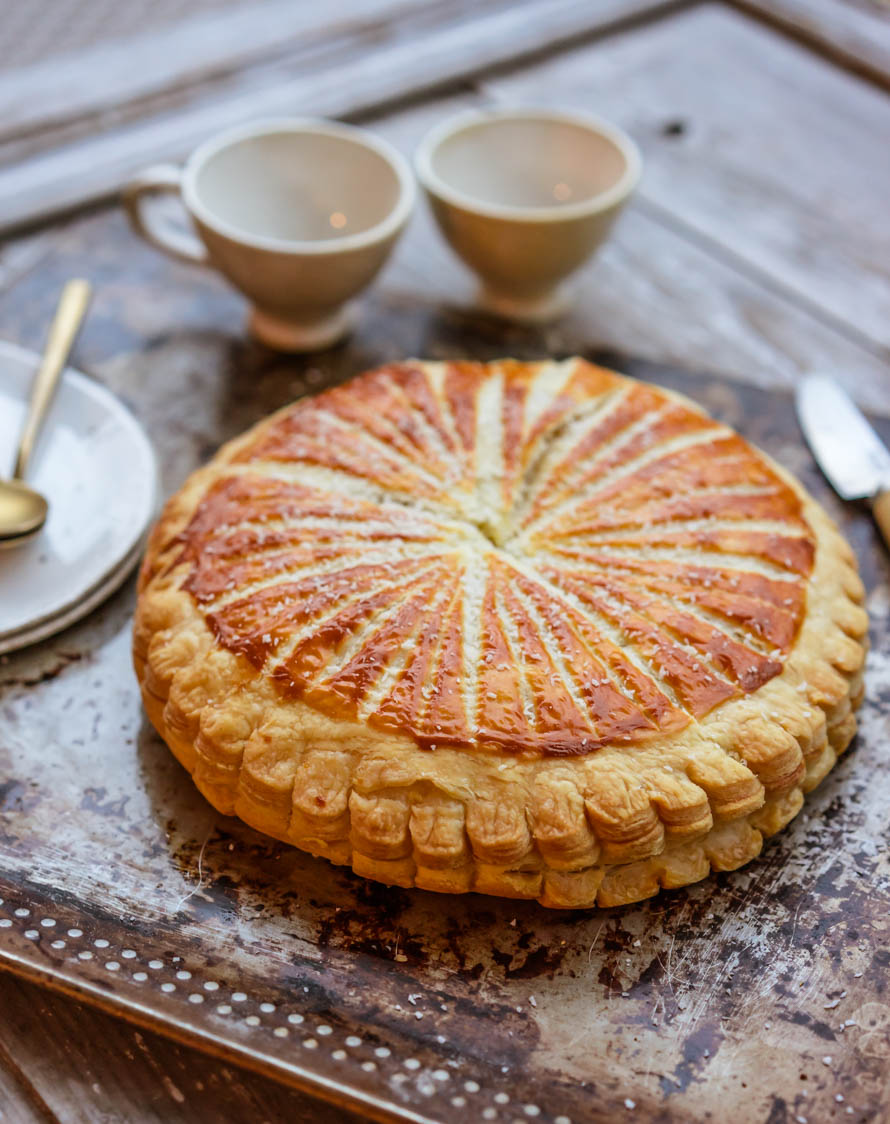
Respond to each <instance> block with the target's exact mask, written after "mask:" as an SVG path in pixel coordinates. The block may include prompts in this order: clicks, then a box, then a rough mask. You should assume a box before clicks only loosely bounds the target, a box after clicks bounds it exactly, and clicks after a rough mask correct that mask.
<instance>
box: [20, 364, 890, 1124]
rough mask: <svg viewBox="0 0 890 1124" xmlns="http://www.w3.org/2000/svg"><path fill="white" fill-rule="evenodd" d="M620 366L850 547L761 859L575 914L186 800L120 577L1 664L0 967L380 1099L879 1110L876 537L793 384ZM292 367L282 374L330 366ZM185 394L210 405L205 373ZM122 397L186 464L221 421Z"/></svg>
mask: <svg viewBox="0 0 890 1124" xmlns="http://www.w3.org/2000/svg"><path fill="white" fill-rule="evenodd" d="M480 357H484V356H480ZM616 365H617V366H620V367H621V368H622V369H624V370H626V371H628V372H629V373H631V374H638V375H641V376H642V377H646V378H650V379H653V380H654V381H658V382H662V383H664V384H666V385H670V386H672V387H674V388H676V389H678V390H681V391H683V392H684V393H686V394H689V395H690V396H691V397H693V398H696V399H698V400H699V401H701V402H702V403H703V404H704V405H705V406H707V407H708V408H709V409H710V410H712V412H713V413H715V414H716V415H718V416H719V417H721V418H723V419H724V420H726V421H728V422H729V423H730V424H733V425H735V426H737V427H738V428H739V429H741V431H742V432H743V433H745V434H746V435H747V436H749V437H750V438H752V439H753V440H754V441H756V442H757V443H759V444H760V445H762V446H763V447H764V448H766V449H767V450H768V451H769V452H771V453H772V454H773V455H774V456H776V457H777V459H778V460H780V461H781V462H782V463H784V464H785V465H787V466H788V467H789V468H791V469H792V470H793V471H795V472H797V473H799V474H800V475H801V476H802V477H803V478H804V480H805V482H806V483H807V484H808V485H809V486H810V487H811V488H812V490H813V491H814V492H815V493H816V494H817V495H819V496H820V497H822V498H823V499H824V500H825V501H826V502H827V504H828V506H829V508H830V509H831V510H832V511H833V513H834V514H835V515H836V517H837V518H838V519H839V520H840V521H841V522H842V523H843V524H844V525H845V529H846V531H847V533H848V535H849V536H850V538H851V540H852V542H853V544H854V547H855V549H856V551H857V553H858V555H859V558H860V560H861V562H862V568H863V573H864V577H865V580H866V583H867V585H868V587H869V591H870V592H869V608H870V612H871V617H872V655H871V657H870V667H869V673H868V680H867V682H868V686H867V701H866V703H865V705H864V707H863V709H862V712H861V727H860V734H859V736H858V738H857V740H856V742H855V743H854V745H853V747H852V748H851V750H850V751H849V753H848V754H847V755H846V757H845V758H844V759H843V760H842V762H841V763H840V764H839V765H838V767H837V768H836V769H835V770H834V772H833V773H832V774H831V775H830V777H829V778H828V779H827V780H826V782H825V783H824V784H823V785H822V786H821V787H820V788H819V789H818V790H817V792H816V793H814V794H813V796H812V797H811V798H810V799H809V800H808V803H807V806H806V808H805V810H804V812H803V813H802V814H801V815H800V816H799V817H798V819H797V820H796V821H794V823H793V824H792V825H791V826H790V827H789V828H788V829H787V830H786V831H784V832H782V833H781V834H780V835H779V836H778V837H777V838H775V839H774V840H772V841H771V842H770V843H769V844H768V845H767V846H766V847H765V850H764V853H763V856H762V857H761V859H760V860H759V861H757V862H755V863H753V864H751V865H750V866H749V867H747V868H746V869H744V870H742V871H739V872H736V873H732V874H724V875H717V876H712V877H711V878H708V879H707V880H706V881H704V882H702V883H699V884H698V885H695V886H693V887H690V888H687V889H684V890H679V891H675V892H671V893H663V894H661V895H660V896H659V897H657V898H656V899H654V900H652V901H650V902H646V903H643V904H641V905H636V906H630V907H625V908H622V909H610V910H590V911H586V912H581V913H569V912H549V911H546V910H544V909H542V908H541V907H539V906H537V905H535V904H529V903H523V902H511V901H502V900H496V899H490V898H485V897H480V896H474V895H469V896H463V897H449V896H439V895H435V894H431V893H424V892H420V891H410V892H409V891H405V890H400V889H389V888H386V887H382V886H378V885H372V884H365V883H363V882H362V881H361V880H359V879H357V878H355V877H354V876H353V875H352V874H351V873H349V872H346V871H343V870H340V869H337V868H335V867H333V866H331V865H329V864H328V863H326V862H324V861H323V860H315V859H312V858H310V857H308V856H306V855H303V854H302V853H300V852H298V851H295V850H293V849H290V848H288V847H286V846H283V845H281V844H279V843H277V842H275V841H273V840H270V839H267V838H264V837H262V836H260V835H258V834H257V833H255V832H253V831H252V830H250V829H249V828H247V827H246V826H244V825H242V824H240V823H239V822H238V821H236V820H232V819H228V818H226V817H224V816H221V815H219V814H218V813H216V812H215V811H214V810H213V809H212V808H211V807H210V806H209V805H208V804H206V803H205V802H204V800H203V799H202V798H201V797H200V795H198V793H197V792H196V791H195V789H194V788H193V786H192V784H191V782H190V780H189V778H188V776H187V775H186V773H185V772H184V771H183V770H182V769H181V768H180V767H179V766H178V765H177V764H176V762H175V761H174V759H173V758H172V756H171V755H170V754H169V752H168V751H167V750H166V748H165V747H164V745H163V744H162V743H161V742H160V740H159V739H158V737H157V736H156V734H155V733H154V732H153V730H152V729H151V728H150V726H149V725H148V723H147V722H146V720H145V719H144V718H143V716H142V712H141V709H140V704H139V696H138V692H137V688H136V684H135V681H134V678H133V674H132V672H131V670H130V656H129V647H130V615H131V612H132V606H133V598H134V591H133V583H132V582H130V583H129V584H128V585H127V587H126V588H125V589H124V590H122V591H121V592H120V593H119V594H117V595H116V596H115V598H114V599H113V600H112V601H110V602H109V603H108V604H107V605H106V606H105V607H104V608H102V609H101V610H100V611H99V612H97V613H94V614H93V615H92V616H91V617H90V618H89V619H88V620H87V621H86V622H84V623H82V624H81V625H79V626H78V627H76V628H73V629H70V630H69V631H67V632H66V633H64V634H63V635H61V636H59V637H57V638H56V639H54V640H52V641H48V642H46V643H44V644H42V645H40V646H38V647H34V648H32V649H29V650H27V651H25V652H22V653H20V654H18V655H16V656H10V657H5V658H4V659H3V660H2V661H0V899H2V900H0V966H2V967H5V968H8V969H11V970H13V971H15V972H19V973H21V974H22V975H24V976H27V977H30V978H33V979H37V980H41V981H43V982H45V983H46V984H48V985H50V986H52V987H56V988H59V989H60V990H63V991H66V992H69V993H71V994H73V995H76V996H78V997H79V998H81V999H86V1000H89V1001H92V1002H95V1003H97V1004H99V1005H101V1006H103V1007H105V1008H107V1009H108V1010H111V1011H113V1012H114V1013H116V1014H119V1015H122V1016H124V1017H127V1018H130V1019H133V1020H135V1021H137V1022H140V1023H144V1024H147V1025H151V1026H153V1027H155V1028H157V1029H159V1030H161V1031H164V1032H165V1033H168V1034H170V1035H172V1036H174V1037H177V1038H179V1039H182V1040H184V1041H188V1042H189V1043H192V1044H194V1045H198V1046H202V1047H204V1048H205V1049H207V1050H210V1051H213V1052H216V1053H218V1054H220V1055H224V1056H227V1057H230V1058H232V1059H235V1060H238V1061H240V1062H242V1063H245V1064H248V1065H250V1066H253V1067H255V1068H257V1069H261V1070H263V1071H266V1072H268V1073H271V1074H273V1075H275V1076H276V1077H278V1078H280V1079H282V1080H284V1081H287V1082H291V1083H293V1084H296V1085H299V1086H301V1087H303V1088H305V1089H307V1090H309V1091H312V1092H314V1093H315V1094H316V1095H317V1096H319V1097H320V1098H326V1099H329V1100H332V1101H335V1102H338V1103H340V1104H343V1105H348V1106H352V1107H353V1108H357V1109H358V1110H359V1111H360V1112H363V1113H364V1114H365V1115H367V1116H369V1117H372V1118H375V1119H381V1120H390V1119H398V1120H416V1121H453V1120H458V1119H459V1120H467V1121H475V1120H480V1121H490V1120H492V1121H516V1120H521V1121H529V1120H537V1121H541V1122H543V1121H550V1122H557V1124H565V1121H566V1120H568V1121H572V1122H573V1124H580V1122H582V1121H601V1120H602V1121H607V1120H608V1121H615V1120H623V1119H627V1120H634V1119H638V1120H639V1119H642V1120H646V1121H656V1120H657V1121H678V1122H679V1121H683V1122H698V1121H706V1120H711V1119H727V1118H729V1119H732V1120H733V1121H734V1122H736V1124H744V1122H747V1121H751V1122H754V1121H757V1122H762V1121H769V1122H770V1124H780V1122H784V1121H788V1122H791V1121H802V1120H806V1121H810V1122H812V1124H815V1122H817V1121H818V1122H820V1124H821V1122H823V1121H828V1120H838V1121H847V1120H854V1121H869V1120H886V1119H888V1115H890V1090H888V1082H887V1077H886V1066H887V1059H888V1056H890V999H888V993H887V984H888V975H890V973H888V963H890V951H888V946H890V879H888V859H887V847H886V842H887V834H886V833H887V824H888V807H890V804H888V800H887V792H888V784H890V778H888V772H890V767H888V755H887V752H886V740H887V732H888V723H890V627H888V616H890V567H888V558H887V555H886V553H885V551H884V549H883V547H882V546H881V545H880V544H879V542H878V541H877V538H876V535H875V533H874V530H873V527H872V525H871V521H870V518H869V516H868V514H867V512H865V511H864V510H862V511H860V510H856V509H854V508H849V507H842V506H841V505H840V503H839V502H838V501H836V500H835V499H834V497H833V496H832V495H831V494H830V493H829V491H828V488H827V486H826V485H825V484H824V483H823V481H822V480H821V477H820V476H819V474H818V471H817V470H816V469H815V467H814V466H813V463H812V461H811V459H810V457H809V454H808V453H807V451H806V450H805V448H804V447H803V445H802V443H801V439H800V436H799V433H798V430H797V424H796V421H795V419H794V414H793V410H792V405H791V400H790V398H789V397H788V396H787V395H785V394H783V393H770V392H767V391H763V390H757V389H753V388H750V387H743V386H740V385H736V384H733V383H731V382H729V381H726V380H717V379H714V378H708V377H705V376H697V375H693V374H688V373H683V372H679V371H672V370H670V369H667V368H663V367H654V366H652V365H649V364H644V363H635V362H619V363H616ZM305 372H306V375H305V377H306V379H308V383H303V382H301V381H300V379H301V378H303V375H300V378H295V377H294V376H293V373H291V374H290V375H288V376H287V382H286V387H285V386H284V384H281V385H278V386H277V389H276V391H275V395H277V396H278V398H279V399H281V398H282V396H283V395H284V390H285V389H286V390H287V392H288V393H293V392H295V391H297V392H298V391H300V390H301V389H303V388H304V386H305V385H308V384H309V383H311V384H313V385H314V386H317V385H319V384H320V383H321V384H323V382H324V381H325V379H326V378H327V377H329V376H326V375H324V373H323V372H322V373H321V374H320V373H319V372H318V370H316V369H315V368H308V367H307V368H305ZM341 376H342V373H341ZM267 390H268V388H267ZM195 393H198V394H202V395H205V396H206V416H207V417H208V418H213V417H220V418H224V417H226V415H225V413H224V411H222V410H218V409H216V408H215V405H216V400H215V399H214V398H213V395H214V394H218V393H219V391H218V390H215V389H213V384H212V383H211V382H210V381H209V380H207V381H206V382H205V383H202V384H201V386H200V387H199V389H198V391H196V392H195ZM229 393H230V391H229ZM146 401H147V399H146ZM277 404H278V401H274V402H273V401H270V402H269V403H267V405H268V408H271V406H273V405H277ZM134 406H135V408H136V410H137V412H140V410H141V412H143V414H144V416H146V420H147V422H148V424H149V425H150V426H151V427H153V429H154V436H155V438H156V440H157V441H158V444H159V445H160V446H162V448H161V450H160V451H161V453H162V457H163V458H164V462H165V464H167V465H169V466H172V468H171V472H173V473H174V474H175V475H178V477H181V476H182V475H183V474H184V471H185V470H186V469H187V468H189V467H190V466H191V464H192V463H194V462H195V461H196V460H197V459H199V458H200V457H201V456H203V455H206V453H207V448H206V445H207V444H208V443H209V444H212V442H213V440H216V439H221V438H222V437H224V436H228V431H227V429H226V426H227V425H229V424H230V422H229V421H226V422H225V423H222V422H221V423H220V424H219V426H218V427H217V428H218V432H216V431H214V433H212V434H210V436H209V437H208V435H207V434H206V433H204V434H203V437H202V440H203V441H204V446H201V443H200V442H198V441H196V440H194V438H191V437H188V438H187V437H186V436H184V435H183V430H182V428H181V427H180V429H179V430H177V429H176V427H175V426H174V427H172V428H171V427H170V426H169V424H162V423H163V422H164V419H163V418H162V417H161V416H160V415H159V414H158V413H157V412H155V413H152V412H151V411H150V410H148V408H147V407H145V406H144V404H143V405H142V406H141V405H140V402H139V401H138V400H137V401H136V402H135V403H134ZM168 421H169V419H168ZM208 424H209V423H208ZM880 424H881V428H882V431H883V433H884V435H885V437H887V438H890V422H887V421H884V422H881V423H880ZM189 442H191V443H190V444H189ZM167 483H168V485H169V486H172V484H173V483H175V480H168V482H167Z"/></svg>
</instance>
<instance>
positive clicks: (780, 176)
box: [486, 4, 890, 358]
mask: <svg viewBox="0 0 890 1124" xmlns="http://www.w3.org/2000/svg"><path fill="white" fill-rule="evenodd" d="M486 89H487V91H488V92H489V93H490V94H491V95H492V96H493V97H496V98H497V99H499V100H502V101H510V102H516V101H523V100H534V101H536V102H545V103H549V104H559V105H566V104H568V105H577V106H586V107H588V108H590V109H594V110H596V111H598V112H601V113H602V114H603V115H604V116H606V117H611V118H613V119H615V120H617V121H619V122H620V123H621V124H623V125H624V126H625V127H626V128H627V129H628V130H629V131H630V132H631V133H632V134H633V135H634V136H635V137H636V138H637V140H638V141H639V143H640V145H641V146H642V148H643V152H644V157H645V161H646V168H645V173H644V177H643V181H642V184H641V188H640V198H641V200H642V201H643V203H644V204H645V206H646V207H647V209H648V210H649V213H650V214H652V215H653V217H658V218H660V219H661V220H662V221H665V222H670V223H673V224H674V225H675V226H676V227H677V228H678V229H682V230H683V231H684V233H685V234H686V236H688V237H689V238H691V239H694V240H696V241H698V242H699V243H700V244H701V245H703V246H705V247H707V248H708V249H709V251H711V252H713V253H716V254H720V255H722V256H723V257H724V258H726V259H727V260H731V261H732V262H733V263H735V265H736V266H737V267H738V268H739V269H741V270H744V271H746V272H748V273H749V274H750V275H751V276H752V277H755V278H757V279H762V280H763V281H764V282H765V283H766V284H768V285H769V286H770V287H771V288H772V289H774V290H775V291H777V292H781V293H784V294H786V295H787V296H788V297H789V298H791V299H793V300H794V301H795V302H797V303H798V304H799V305H800V306H801V307H806V308H809V309H811V310H812V311H813V312H814V313H815V314H816V315H818V316H819V317H820V318H822V319H824V320H826V321H830V322H831V323H833V324H834V325H835V326H836V327H837V329H838V331H840V332H843V333H846V334H848V335H849V336H850V337H851V338H855V339H857V340H859V341H860V342H861V343H862V345H863V346H864V347H867V348H871V349H873V350H874V351H875V353H876V354H879V355H881V356H882V357H885V358H886V357H887V356H888V355H890V225H888V223H887V191H888V184H890V143H887V138H890V100H888V98H887V97H886V95H884V94H883V93H882V92H881V91H880V90H877V89H875V88H874V87H873V86H870V85H868V84H867V83H865V82H863V81H861V80H859V79H857V78H855V77H853V76H851V75H849V74H847V73H845V72H843V71H841V70H838V69H837V68H835V67H833V66H831V65H830V64H829V63H827V62H826V61H825V60H824V59H821V58H819V57H818V56H815V55H813V54H812V53H811V52H808V51H806V50H805V49H803V48H802V47H801V46H799V45H798V44H796V43H793V42H790V41H788V40H787V39H784V38H782V37H780V36H777V35H775V34H773V33H771V32H770V31H769V30H768V29H767V28H765V27H763V26H762V25H760V24H758V23H755V22H754V21H752V20H750V19H749V18H747V17H745V16H743V15H741V14H739V13H738V12H735V11H733V10H730V9H727V8H724V7H722V6H718V5H714V4H708V5H704V6H702V7H699V8H695V9H693V10H690V11H687V12H685V13H682V14H680V15H678V16H676V17H675V18H673V19H671V20H665V21H661V22H656V23H651V24H648V25H646V26H644V27H641V28H637V29H633V30H630V31H627V32H625V33H623V34H621V35H618V36H615V37H614V38H612V39H610V40H609V41H607V42H604V43H601V44H599V45H597V47H596V49H592V48H589V47H580V48H578V49H576V50H574V51H571V52H564V53H563V54H561V55H560V56H559V58H558V59H554V60H550V61H548V62H547V63H545V64H544V65H542V66H538V67H536V68H534V69H533V70H529V71H517V72H515V73H513V74H512V75H510V76H504V77H501V78H497V79H495V80H493V81H491V82H489V83H488V84H487V86H486Z"/></svg>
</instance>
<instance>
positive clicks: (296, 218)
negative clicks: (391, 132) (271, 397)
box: [123, 119, 415, 351]
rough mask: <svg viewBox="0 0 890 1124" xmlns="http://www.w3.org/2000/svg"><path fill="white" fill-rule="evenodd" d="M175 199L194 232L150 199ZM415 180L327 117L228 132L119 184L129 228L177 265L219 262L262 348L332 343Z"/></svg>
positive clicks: (367, 138)
mask: <svg viewBox="0 0 890 1124" xmlns="http://www.w3.org/2000/svg"><path fill="white" fill-rule="evenodd" d="M159 192H172V193H173V194H177V195H179V196H180V197H181V199H182V202H183V203H184V205H185V209H186V211H187V212H188V214H189V216H190V218H191V220H192V224H193V226H194V228H195V230H196V232H197V235H198V237H196V236H195V235H194V234H192V233H191V232H189V231H187V230H184V229H183V228H182V227H181V226H177V225H175V224H174V223H173V222H171V221H170V219H169V218H166V217H162V216H161V215H160V214H158V213H157V212H156V211H152V210H151V209H150V208H147V207H145V202H146V197H147V196H149V195H154V194H157V193H159ZM414 196H415V189H414V180H413V177H412V176H411V171H410V168H409V167H408V165H407V163H406V161H405V160H404V159H403V158H402V157H401V156H400V155H399V153H398V152H396V151H395V149H394V148H392V147H391V146H390V145H388V144H387V143H385V142H384V141H382V140H379V139H377V138H376V137H374V136H372V135H371V134H369V133H367V132H365V131H364V130H363V129H356V128H352V127H350V126H348V125H340V124H337V123H335V122H331V121H319V120H312V119H281V120H271V121H262V122H258V123H255V124H252V125H249V126H245V127H241V128H237V129H233V130H232V131H231V132H227V133H224V134H223V135H221V136H219V137H216V138H215V139H213V140H210V141H208V142H207V143H206V144H204V145H202V146H201V147H200V148H198V149H197V150H196V151H195V152H194V153H193V154H192V156H191V157H190V158H189V160H188V161H187V163H186V165H185V167H184V168H183V169H179V168H177V167H174V166H172V165H159V166H157V167H154V168H149V169H147V170H146V171H145V172H143V173H142V174H141V175H139V176H137V177H136V178H135V179H134V180H133V181H132V182H131V183H129V184H128V185H127V187H126V188H125V189H124V193H123V200H124V204H125V206H126V209H127V214H128V215H129V218H130V222H131V223H132V225H133V228H134V230H136V232H137V233H138V234H140V235H141V236H142V237H143V238H144V239H145V240H146V241H147V242H150V243H151V245H153V246H155V247H157V248H158V249H159V250H163V251H164V252H165V253H167V254H170V255H171V256H172V257H175V258H178V259H179V260H180V261H186V262H192V263H195V264H198V265H205V266H210V267H211V268H213V269H217V270H219V272H220V273H222V274H224V276H225V277H226V278H228V280H229V281H230V282H231V283H232V285H234V286H235V288H236V289H238V290H239V291H240V292H241V293H242V294H243V295H244V296H245V297H247V299H248V300H249V301H250V302H251V305H252V309H251V315H250V330H251V332H252V333H253V334H254V335H255V336H256V337H257V338H258V339H259V340H261V341H262V342H263V343H265V344H267V345H268V346H269V347H273V348H276V349H278V350H282V351H312V350H315V349H317V348H322V347H327V346H329V345H330V344H332V343H334V342H336V340H338V339H339V338H340V337H341V336H342V335H343V334H344V333H345V332H346V330H347V329H348V327H349V325H350V321H351V309H350V305H349V301H350V300H351V299H352V298H353V297H355V296H356V295H357V294H358V293H359V292H361V290H362V289H364V288H365V286H366V285H368V283H369V282H370V281H371V280H372V278H373V277H374V275H375V274H376V273H377V271H378V270H379V269H380V267H381V266H382V265H383V263H384V262H385V261H386V258H387V257H388V255H389V253H390V250H391V249H392V247H393V245H394V244H395V241H396V239H397V238H398V236H399V234H400V233H401V231H402V229H403V227H404V226H405V223H406V222H407V220H408V217H409V215H410V214H411V210H412V208H413V205H414Z"/></svg>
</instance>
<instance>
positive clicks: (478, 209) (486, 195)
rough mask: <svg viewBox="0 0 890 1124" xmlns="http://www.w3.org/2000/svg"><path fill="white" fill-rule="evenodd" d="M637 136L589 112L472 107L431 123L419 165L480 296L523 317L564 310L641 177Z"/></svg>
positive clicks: (540, 316) (484, 301) (506, 313)
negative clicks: (577, 275) (570, 281)
mask: <svg viewBox="0 0 890 1124" xmlns="http://www.w3.org/2000/svg"><path fill="white" fill-rule="evenodd" d="M641 165H642V162H641V159H640V154H639V151H638V149H637V146H636V145H635V144H634V142H633V141H632V140H631V139H630V137H628V136H627V135H626V134H625V133H623V132H622V131H621V130H620V129H616V128H615V127H614V126H613V125H608V124H606V123H605V122H604V121H600V120H598V119H597V118H595V117H589V116H587V115H585V114H580V113H562V112H552V111H549V110H536V109H494V110H471V111H469V112H467V113H462V114H460V115H458V116H457V117H454V118H452V119H451V120H449V121H446V122H444V123H443V124H442V125H439V126H437V127H436V128H434V129H432V131H431V132H429V133H428V134H427V135H426V137H425V138H424V139H423V141H422V142H421V144H420V147H419V148H418V150H417V152H416V154H415V161H414V166H415V170H416V172H417V177H418V179H419V180H420V182H421V184H422V185H423V187H424V189H425V191H426V194H427V197H428V199H429V201H430V204H431V206H432V209H433V214H434V215H435V217H436V221H437V222H438V224H439V227H440V229H441V231H442V233H443V234H444V235H445V238H446V239H447V240H448V242H449V243H450V244H451V246H452V248H453V249H454V250H455V251H456V252H457V254H458V255H459V256H460V257H461V258H462V259H463V261H464V262H465V263H466V264H467V265H468V266H470V268H471V269H473V270H474V271H475V272H476V273H477V274H478V276H479V277H480V278H481V280H482V286H483V287H482V292H481V295H480V300H481V303H482V304H483V306H484V307H486V308H488V309H489V310H491V311H493V312H496V313H498V314H500V315H503V316H506V317H508V318H510V319H514V320H526V321H543V320H548V319H551V318H552V317H553V316H556V315H558V314H559V313H560V312H562V311H563V310H564V308H565V307H566V304H567V296H566V292H565V289H564V286H563V282H564V281H565V279H566V278H567V277H569V276H570V274H572V273H574V272H575V270H577V269H578V268H579V267H580V266H582V265H583V264H584V263H585V262H586V261H587V260H588V258H589V257H590V255H591V254H592V253H593V252H594V250H596V249H597V247H598V246H599V245H600V244H601V243H602V242H603V240H604V239H605V237H606V235H607V234H608V233H609V229H610V227H611V226H612V223H613V222H614V221H615V219H616V218H617V216H618V214H619V212H620V211H621V208H622V207H623V206H624V204H625V203H626V201H627V199H628V197H629V196H630V194H631V192H632V191H633V189H634V187H635V186H636V184H637V181H638V180H639V177H640V169H641Z"/></svg>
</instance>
